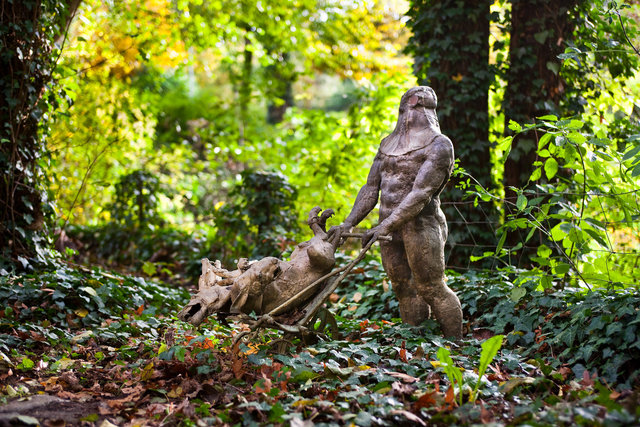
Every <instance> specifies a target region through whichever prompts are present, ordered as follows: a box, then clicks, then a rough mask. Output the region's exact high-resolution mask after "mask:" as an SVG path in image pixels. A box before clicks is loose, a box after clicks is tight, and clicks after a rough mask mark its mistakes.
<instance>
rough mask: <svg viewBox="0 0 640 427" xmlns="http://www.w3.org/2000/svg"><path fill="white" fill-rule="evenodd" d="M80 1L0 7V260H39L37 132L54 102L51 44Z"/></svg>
mask: <svg viewBox="0 0 640 427" xmlns="http://www.w3.org/2000/svg"><path fill="white" fill-rule="evenodd" d="M79 4H80V1H79V0H71V1H69V2H68V3H66V2H55V1H51V0H49V1H45V0H36V1H9V0H2V1H1V3H0V17H1V19H2V22H1V26H0V40H1V45H2V55H0V69H1V70H2V76H0V94H1V95H0V125H1V126H0V170H2V180H1V181H0V251H1V252H0V258H4V259H6V260H20V261H21V262H22V264H26V262H27V261H26V260H27V258H29V257H33V256H34V255H41V254H42V251H38V248H43V247H44V246H45V245H46V241H45V238H44V233H43V230H44V226H45V216H46V214H47V206H48V205H47V204H46V203H45V199H46V197H45V193H44V189H43V187H44V183H45V178H44V173H43V163H44V161H45V155H46V147H45V144H44V138H43V136H42V135H41V134H40V132H39V126H40V124H41V122H42V120H43V118H44V117H45V115H48V114H49V113H50V112H51V110H52V109H53V108H55V105H56V102H57V101H56V100H55V96H54V95H53V93H52V92H51V91H49V92H47V85H48V84H49V83H50V82H51V73H52V70H53V67H54V66H55V58H53V57H52V55H51V52H52V44H53V40H56V39H57V38H61V37H62V35H63V34H64V32H65V29H66V27H67V26H68V24H69V22H70V20H71V18H72V16H73V14H74V13H75V11H76V9H77V8H78V6H79Z"/></svg>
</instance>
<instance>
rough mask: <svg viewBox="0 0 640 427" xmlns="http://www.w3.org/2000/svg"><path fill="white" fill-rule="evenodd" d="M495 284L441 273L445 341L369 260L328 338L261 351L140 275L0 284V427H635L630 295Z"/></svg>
mask: <svg viewBox="0 0 640 427" xmlns="http://www.w3.org/2000/svg"><path fill="white" fill-rule="evenodd" d="M509 277H510V276H509V275H508V274H506V273H492V274H479V273H474V272H471V273H468V274H466V275H462V276H456V275H453V276H452V277H451V278H450V283H451V285H452V287H453V288H454V289H456V291H457V293H458V295H459V296H460V299H461V301H462V304H463V309H464V311H465V319H466V323H465V330H466V334H465V337H464V339H462V340H461V341H458V342H452V341H448V340H446V339H443V338H442V337H441V336H440V334H439V330H438V327H437V325H436V324H435V323H434V322H432V321H428V322H426V323H425V324H423V325H421V327H411V326H407V325H404V324H402V323H401V322H400V321H399V320H398V319H397V318H395V317H394V316H397V314H396V313H397V303H396V302H395V300H394V298H393V295H392V293H391V292H390V291H389V290H388V289H387V286H386V282H385V280H384V277H383V273H382V269H381V267H380V266H379V263H377V261H375V260H372V259H368V260H366V261H365V262H364V263H363V264H362V266H361V267H360V268H358V269H357V270H356V272H355V274H353V275H352V276H350V278H349V280H348V283H346V284H345V286H344V287H342V288H341V289H340V290H339V294H338V295H335V297H334V298H332V301H333V303H332V304H331V305H332V307H331V310H332V312H333V313H335V319H336V321H337V326H338V331H337V332H338V333H336V331H334V332H333V335H332V336H331V339H324V340H323V339H320V340H318V341H317V342H315V343H311V344H307V345H303V344H302V343H301V342H300V341H298V340H294V341H293V342H291V343H290V344H289V345H285V346H284V347H285V349H284V351H276V348H277V347H280V346H277V345H275V343H276V342H278V339H279V338H280V335H279V333H278V332H276V331H272V330H268V331H264V332H263V333H261V334H259V335H258V336H256V337H254V338H252V339H250V340H244V341H242V342H241V343H239V344H238V345H235V346H234V345H233V344H232V340H233V337H234V335H235V334H237V333H238V332H239V331H242V330H243V329H246V325H242V324H237V323H232V324H230V325H223V324H222V323H220V322H218V321H216V320H215V319H210V320H209V321H208V322H206V323H205V324H203V325H201V327H200V328H199V329H197V330H196V329H194V328H193V327H191V325H189V324H186V323H183V322H180V321H179V320H177V319H176V318H175V313H177V311H178V309H179V308H180V307H181V306H182V305H184V304H185V303H186V301H187V300H188V294H187V292H186V291H184V290H179V289H175V288H172V287H168V286H166V285H162V284H158V283H154V282H151V281H148V280H144V279H141V278H133V277H127V276H119V275H114V274H112V273H105V272H102V271H100V270H93V271H82V270H78V269H75V268H72V267H68V266H64V265H57V266H55V268H51V269H50V270H49V271H47V272H42V273H39V274H37V275H31V276H28V277H12V276H3V277H0V298H1V299H2V300H3V301H6V303H5V308H4V310H3V311H2V312H1V316H2V318H1V319H0V353H1V354H0V356H1V357H2V360H0V392H1V393H2V395H1V396H0V402H1V403H2V406H0V425H37V424H41V425H50V426H54V425H55V426H62V425H100V426H104V427H108V426H110V425H127V426H134V425H222V424H228V425H235V424H242V425H255V424H260V425H267V424H273V425H294V426H302V425H313V424H320V425H359V426H369V425H471V424H479V423H482V424H486V423H494V424H496V425H521V424H527V425H589V426H591V425H607V426H609V425H638V423H639V420H640V377H639V372H640V363H639V362H640V343H639V340H638V336H637V334H636V332H640V331H638V325H640V312H639V311H638V308H637V307H640V304H639V303H640V294H638V293H637V292H633V291H625V290H618V291H616V292H613V291H602V292H592V293H586V294H585V293H582V292H579V291H577V290H563V291H553V292H550V291H547V292H539V291H537V290H535V286H533V285H532V286H531V287H530V288H526V287H523V288H514V287H513V285H512V284H511V283H510V281H509ZM514 289H519V290H518V291H514ZM328 334H330V335H331V332H328ZM496 334H503V335H504V342H503V344H502V348H501V349H500V351H499V352H498V353H497V355H496V356H495V357H494V358H493V359H491V360H488V361H487V360H484V361H483V358H484V359H486V355H483V346H482V343H483V342H486V340H487V339H488V338H490V337H492V336H494V335H496ZM279 342H280V343H282V341H279ZM441 349H447V350H448V351H449V352H450V357H451V361H452V362H451V361H449V363H452V365H448V363H447V358H446V357H445V355H444V354H445V353H446V352H445V351H444V350H441ZM484 362H490V363H489V364H488V368H487V369H486V372H485V373H484V375H481V376H480V377H479V376H478V368H479V367H480V366H481V365H482V363H484ZM452 367H453V368H455V369H454V371H455V370H457V372H459V373H460V377H459V378H458V380H457V382H455V380H454V379H455V378H456V376H455V372H453V371H452V369H451V368H452ZM452 381H454V382H455V384H454V386H452V385H451V383H452ZM478 381H480V383H479V384H478ZM476 387H477V389H478V391H477V393H474V389H476Z"/></svg>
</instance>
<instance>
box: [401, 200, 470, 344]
mask: <svg viewBox="0 0 640 427" xmlns="http://www.w3.org/2000/svg"><path fill="white" fill-rule="evenodd" d="M402 238H403V240H404V244H405V250H406V253H407V260H408V263H409V267H410V268H411V273H412V275H411V278H412V280H411V285H412V287H413V288H414V289H415V292H416V293H417V294H418V295H420V296H422V298H424V300H425V301H426V302H427V303H428V304H429V305H430V306H431V310H432V314H433V317H435V319H436V320H437V321H438V323H440V326H441V327H442V332H443V333H444V335H445V336H446V337H456V338H461V337H462V308H461V306H460V300H459V299H458V297H457V296H456V294H455V293H454V292H453V291H452V290H451V289H449V287H448V286H447V285H446V283H445V278H444V267H445V263H444V244H445V242H446V240H447V223H446V220H445V217H444V214H442V212H438V213H437V214H436V215H433V216H421V217H418V218H416V219H414V220H412V221H410V222H408V223H407V224H405V225H404V226H403V227H402Z"/></svg>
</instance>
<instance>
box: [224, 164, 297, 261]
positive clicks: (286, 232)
mask: <svg viewBox="0 0 640 427" xmlns="http://www.w3.org/2000/svg"><path fill="white" fill-rule="evenodd" d="M241 176H242V182H241V183H240V184H237V185H236V186H235V187H234V188H233V190H231V192H230V193H229V198H230V201H229V202H228V203H225V204H224V205H223V206H222V207H221V208H220V209H218V210H217V211H216V212H215V218H214V221H215V225H216V228H217V234H216V240H217V245H218V247H219V249H220V251H221V254H220V255H221V256H220V258H221V259H223V260H224V261H225V262H227V263H231V262H232V261H233V260H234V259H238V258H240V257H247V258H248V257H251V258H258V257H265V256H279V255H280V253H281V252H282V251H283V250H284V248H285V246H286V244H287V239H288V238H292V237H293V236H294V235H295V233H296V232H297V231H298V230H299V229H300V226H299V225H298V217H297V215H296V214H294V212H295V209H294V202H295V200H296V197H297V192H296V190H295V189H294V188H293V187H292V186H291V185H290V184H289V183H288V182H287V179H286V178H285V177H284V176H283V175H281V174H277V173H270V172H258V171H253V170H250V169H248V170H245V171H243V172H242V174H241Z"/></svg>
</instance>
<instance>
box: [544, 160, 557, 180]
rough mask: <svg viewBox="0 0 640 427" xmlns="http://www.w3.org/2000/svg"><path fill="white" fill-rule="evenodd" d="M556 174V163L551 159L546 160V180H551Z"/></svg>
mask: <svg viewBox="0 0 640 427" xmlns="http://www.w3.org/2000/svg"><path fill="white" fill-rule="evenodd" d="M557 173H558V162H557V161H556V159H554V158H553V157H550V158H549V159H547V161H546V162H545V163H544V174H545V175H546V176H547V179H551V178H553V177H554V176H556V174H557Z"/></svg>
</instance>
